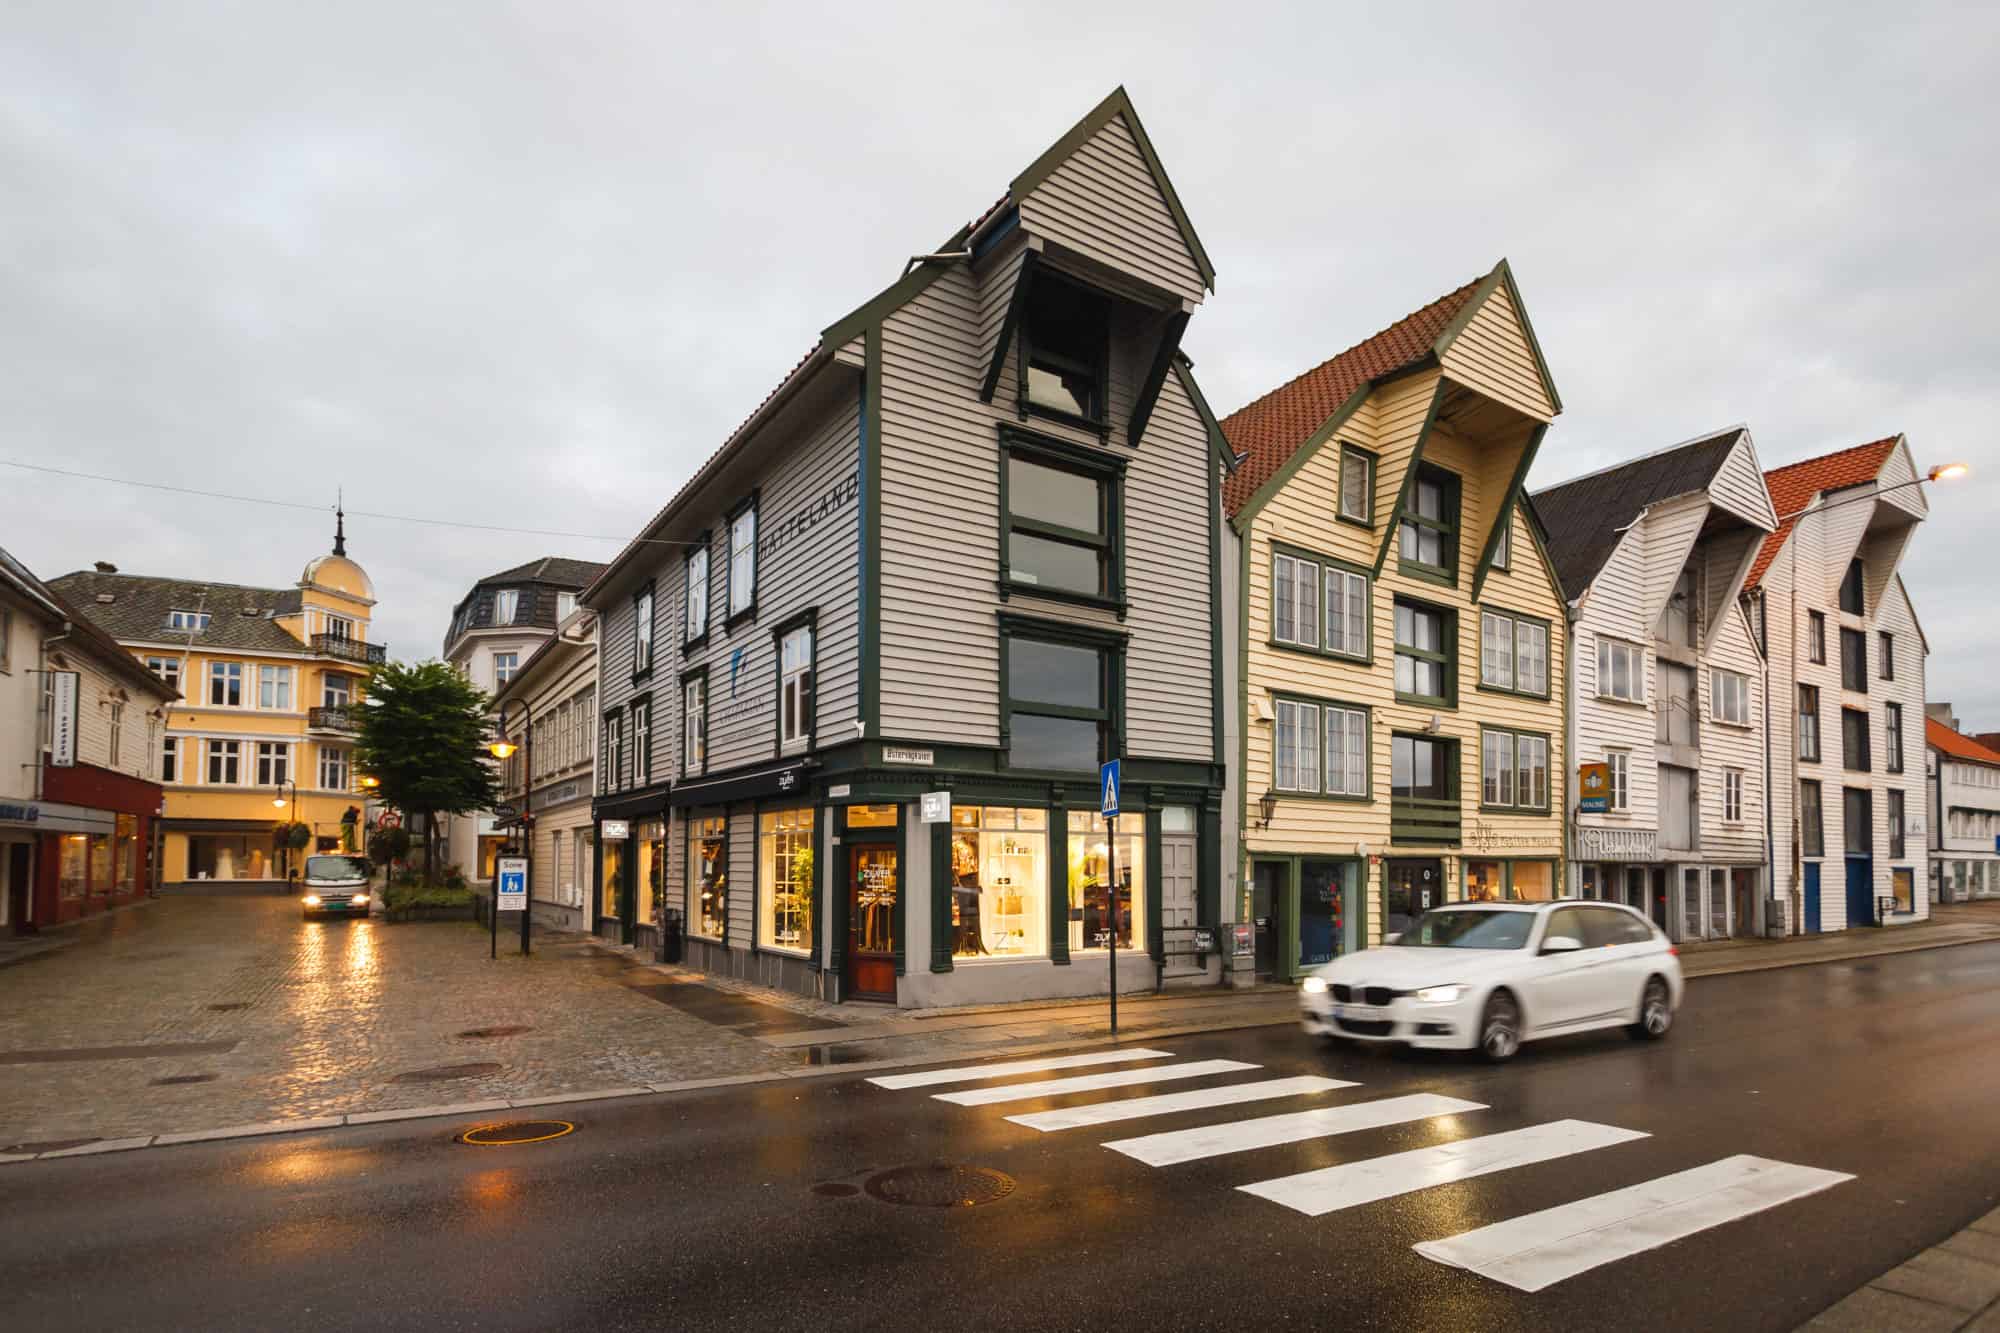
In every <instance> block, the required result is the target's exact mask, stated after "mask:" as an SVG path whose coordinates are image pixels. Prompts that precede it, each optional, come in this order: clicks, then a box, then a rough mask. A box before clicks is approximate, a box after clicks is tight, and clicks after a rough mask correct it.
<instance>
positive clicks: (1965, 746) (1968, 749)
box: [1924, 717, 2000, 765]
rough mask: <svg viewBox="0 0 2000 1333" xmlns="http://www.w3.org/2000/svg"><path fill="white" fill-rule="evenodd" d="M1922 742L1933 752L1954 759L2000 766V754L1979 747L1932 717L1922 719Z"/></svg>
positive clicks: (1981, 746)
mask: <svg viewBox="0 0 2000 1333" xmlns="http://www.w3.org/2000/svg"><path fill="white" fill-rule="evenodd" d="M1924 740H1925V741H1927V742H1929V744H1930V747H1931V748H1932V749H1934V750H1942V751H1944V752H1945V753H1946V754H1948V755H1950V756H1951V757H1952V758H1954V759H1969V760H1971V761H1972V762H1973V763H1975V764H1995V765H2000V753H1995V752H1994V751H1992V750H1989V749H1987V748H1986V747H1985V746H1984V745H1981V744H1980V743H1979V742H1978V741H1976V740H1974V739H1972V737H1970V736H1967V735H1964V734H1963V733H1961V732H1956V731H1953V730H1952V729H1951V728H1950V727H1947V726H1946V725H1945V724H1944V723H1942V722H1940V721H1938V720H1937V719H1936V718H1934V717H1927V718H1925V719H1924Z"/></svg>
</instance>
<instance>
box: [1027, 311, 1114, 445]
mask: <svg viewBox="0 0 2000 1333" xmlns="http://www.w3.org/2000/svg"><path fill="white" fill-rule="evenodd" d="M1026 313H1027V320H1026V327H1024V328H1023V329H1022V330H1021V368H1020V371H1019V374H1020V376H1021V385H1020V396H1021V405H1022V407H1023V408H1025V409H1031V410H1041V411H1045V412H1049V413H1052V414H1054V415H1056V416H1059V417H1076V418H1078V419H1080V420H1083V421H1089V422H1093V423H1094V422H1096V421H1099V420H1101V419H1102V418H1103V416H1104V379H1105V375H1104V370H1105V360H1106V357H1107V356H1108V354H1109V347H1108V344H1109V341H1110V319H1111V312H1110V307H1109V305H1108V303H1107V302H1106V301H1105V300H1104V298H1103V297H1101V296H1098V295H1097V294H1096V293H1095V292H1089V291H1085V290H1084V289H1083V288H1082V287H1079V286H1076V285H1075V284H1073V283H1068V282H1063V281H1061V280H1060V279H1057V278H1053V277H1050V276H1048V275H1047V274H1037V275H1036V277H1035V279H1034V282H1033V285H1032V286H1031V287H1030V289H1029V292H1028V308H1027V312H1026Z"/></svg>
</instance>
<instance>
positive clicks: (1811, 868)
mask: <svg viewBox="0 0 2000 1333" xmlns="http://www.w3.org/2000/svg"><path fill="white" fill-rule="evenodd" d="M1806 934H1808V935H1817V934H1819V862H1817V861H1808V862H1806Z"/></svg>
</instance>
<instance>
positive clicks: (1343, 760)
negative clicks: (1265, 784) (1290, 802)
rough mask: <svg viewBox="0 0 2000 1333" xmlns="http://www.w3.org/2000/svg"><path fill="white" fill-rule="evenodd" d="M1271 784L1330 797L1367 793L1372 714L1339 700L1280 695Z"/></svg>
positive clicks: (1281, 788)
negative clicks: (1311, 700) (1317, 701)
mask: <svg viewBox="0 0 2000 1333" xmlns="http://www.w3.org/2000/svg"><path fill="white" fill-rule="evenodd" d="M1275 733H1276V735H1275V739H1276V745H1275V748H1274V750H1273V758H1274V766H1273V767H1274V772H1273V774H1272V785H1273V786H1274V787H1276V788H1277V789H1278V790H1280V791H1296V792H1308V793H1319V792H1324V793H1326V794H1327V795H1330V796H1366V795H1367V794H1368V714H1367V713H1366V712H1365V711H1364V710H1362V709H1359V708H1343V707H1341V706H1340V705H1338V704H1315V703H1306V702H1303V701H1300V700H1296V699H1280V700H1278V703H1277V725H1276V728H1275Z"/></svg>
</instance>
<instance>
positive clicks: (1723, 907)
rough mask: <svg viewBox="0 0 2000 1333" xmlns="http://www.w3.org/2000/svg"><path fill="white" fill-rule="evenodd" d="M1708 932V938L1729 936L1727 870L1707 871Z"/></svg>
mask: <svg viewBox="0 0 2000 1333" xmlns="http://www.w3.org/2000/svg"><path fill="white" fill-rule="evenodd" d="M1708 934H1709V938H1710V939H1717V940H1726V939H1728V938H1729V872H1728V871H1727V870H1711V871H1709V872H1708Z"/></svg>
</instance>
